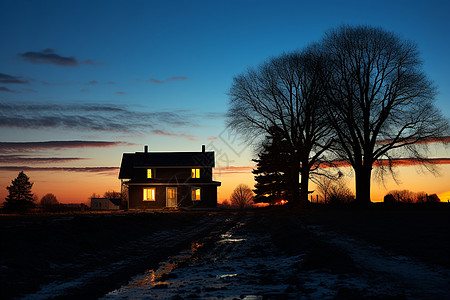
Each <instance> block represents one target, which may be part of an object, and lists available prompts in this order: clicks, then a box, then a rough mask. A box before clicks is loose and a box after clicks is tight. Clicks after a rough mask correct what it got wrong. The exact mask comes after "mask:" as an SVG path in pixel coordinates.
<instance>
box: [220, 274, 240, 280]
mask: <svg viewBox="0 0 450 300" xmlns="http://www.w3.org/2000/svg"><path fill="white" fill-rule="evenodd" d="M237 275H238V274H223V275H217V276H216V278H217V279H221V278H229V277H235V276H237Z"/></svg>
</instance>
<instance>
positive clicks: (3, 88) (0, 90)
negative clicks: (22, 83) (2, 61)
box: [0, 86, 16, 93]
mask: <svg viewBox="0 0 450 300" xmlns="http://www.w3.org/2000/svg"><path fill="white" fill-rule="evenodd" d="M0 92H7V93H16V91H13V90H11V89H8V88H7V87H4V86H0Z"/></svg>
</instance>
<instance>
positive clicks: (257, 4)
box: [0, 0, 450, 188]
mask: <svg viewBox="0 0 450 300" xmlns="http://www.w3.org/2000/svg"><path fill="white" fill-rule="evenodd" d="M449 11H450V1H447V0H443V1H432V0H431V1H411V0H409V1H392V0H391V1H308V2H306V1H283V0H281V1H261V0H258V1H249V0H248V1H245V0H240V1H92V0H91V1H56V0H55V1H32V0H30V1H21V0H14V1H13V0H11V1H10V0H1V1H0V37H1V47H0V104H1V110H0V127H1V129H0V130H1V132H0V142H40V141H55V140H82V141H98V140H101V141H115V142H117V141H119V142H123V143H131V144H139V145H137V146H136V147H133V146H121V147H119V148H117V149H115V151H111V152H110V153H108V154H105V153H104V152H102V153H101V154H99V152H98V149H97V148H95V147H93V148H92V149H91V150H92V151H91V152H89V151H90V150H89V151H88V150H85V151H84V152H81V153H78V154H74V153H73V152H70V151H68V150H70V149H63V148H61V147H60V148H54V149H53V150H48V151H43V150H42V151H41V150H40V151H41V152H40V153H39V155H42V156H46V157H53V156H67V155H70V156H74V155H75V156H76V155H79V156H83V157H84V158H89V160H83V161H75V160H74V161H69V162H65V164H66V165H70V166H86V165H89V166H117V165H118V164H119V163H120V156H121V153H122V152H123V151H136V150H138V149H140V148H141V146H140V145H141V144H149V145H150V148H151V149H153V150H167V151H186V150H198V149H199V148H200V144H208V143H211V141H215V143H216V144H215V145H214V147H219V148H220V149H222V150H223V151H224V152H227V151H228V152H227V154H229V156H230V157H231V158H230V159H229V162H227V163H226V166H231V165H233V166H246V165H249V164H250V163H249V162H250V158H251V155H250V154H251V151H249V150H246V151H244V152H242V153H241V151H240V150H241V148H242V147H241V146H236V147H237V148H238V149H237V151H234V150H236V149H231V148H233V146H232V147H229V145H225V144H224V143H223V141H221V140H220V139H217V140H214V138H217V137H220V135H221V134H222V136H224V133H223V131H224V129H225V128H224V118H223V115H224V113H225V112H226V110H227V100H228V97H227V95H226V93H227V91H228V89H229V87H230V85H231V82H232V79H233V76H235V75H237V74H239V73H241V72H243V71H245V70H246V68H247V67H251V66H256V65H258V64H259V63H262V62H263V61H264V60H266V59H267V58H269V57H271V56H274V55H278V54H281V53H282V52H283V51H291V50H295V49H301V48H302V47H304V46H306V45H308V44H310V43H311V42H314V41H318V40H319V39H320V38H321V37H322V36H323V34H324V32H325V31H326V30H329V29H331V28H334V27H337V26H339V25H342V24H354V25H358V24H367V25H373V26H381V27H383V28H385V29H387V30H390V31H393V32H395V33H398V34H399V35H400V36H401V37H403V38H405V39H411V40H413V41H415V42H416V43H417V44H418V46H419V49H420V52H421V54H422V58H423V61H424V69H425V71H426V72H427V74H428V75H429V76H430V78H431V79H432V80H434V81H435V83H436V84H437V85H438V87H439V91H440V94H439V95H438V96H437V98H436V100H437V106H438V107H440V108H441V109H442V110H443V112H444V114H445V115H446V116H449V115H450V99H449V98H450V79H449V72H450V71H449V70H450V58H449V55H448V52H449V49H450V34H449V32H450V18H449V16H448V12H449ZM30 104H33V105H30ZM228 138H230V137H228ZM228 142H230V141H228ZM121 145H125V144H121ZM236 147H234V148H236ZM89 149H90V148H89ZM102 149H103V148H102ZM63 150H64V151H65V150H67V151H66V152H64V151H63ZM5 164H7V165H14V166H16V165H21V166H22V165H25V164H27V165H30V161H23V162H22V163H20V161H17V160H16V161H15V162H14V163H12V162H11V163H10V164H8V163H7V162H5V163H3V164H0V165H5ZM8 176H10V175H9V174H8V175H5V178H6V177H8ZM0 188H1V187H0Z"/></svg>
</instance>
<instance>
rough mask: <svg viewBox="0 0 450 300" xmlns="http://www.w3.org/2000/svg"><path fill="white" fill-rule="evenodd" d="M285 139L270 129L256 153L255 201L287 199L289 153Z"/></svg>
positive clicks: (288, 196)
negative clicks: (268, 134)
mask: <svg viewBox="0 0 450 300" xmlns="http://www.w3.org/2000/svg"><path fill="white" fill-rule="evenodd" d="M286 144H287V143H286V141H285V140H283V138H282V136H281V134H280V132H279V130H277V129H276V128H272V129H271V135H270V136H268V137H266V141H265V142H264V143H263V145H262V150H261V152H260V153H259V154H258V159H254V160H253V161H254V162H256V169H255V170H253V171H252V173H253V174H254V175H255V181H256V184H255V189H254V190H253V191H254V192H255V194H256V196H255V199H254V202H255V203H274V202H276V201H279V200H282V199H284V200H289V199H290V197H291V196H292V195H289V193H288V191H289V184H290V182H289V178H290V177H289V167H288V166H289V161H290V159H289V153H288V152H287V148H286V147H287V145H286Z"/></svg>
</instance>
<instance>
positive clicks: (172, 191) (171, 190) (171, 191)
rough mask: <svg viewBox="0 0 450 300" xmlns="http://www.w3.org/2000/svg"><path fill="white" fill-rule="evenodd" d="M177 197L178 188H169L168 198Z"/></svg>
mask: <svg viewBox="0 0 450 300" xmlns="http://www.w3.org/2000/svg"><path fill="white" fill-rule="evenodd" d="M176 197H177V189H176V188H168V189H167V198H169V199H175V198H176Z"/></svg>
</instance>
